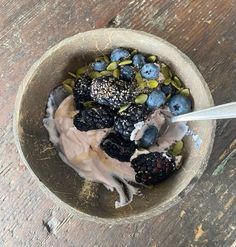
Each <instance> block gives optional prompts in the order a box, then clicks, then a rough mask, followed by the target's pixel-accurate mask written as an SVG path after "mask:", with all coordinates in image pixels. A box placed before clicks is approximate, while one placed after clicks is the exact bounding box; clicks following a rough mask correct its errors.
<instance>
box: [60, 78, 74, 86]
mask: <svg viewBox="0 0 236 247" xmlns="http://www.w3.org/2000/svg"><path fill="white" fill-rule="evenodd" d="M72 81H74V80H73V79H71V78H69V79H66V80H65V81H63V82H62V83H63V84H66V85H69V86H71V82H72Z"/></svg>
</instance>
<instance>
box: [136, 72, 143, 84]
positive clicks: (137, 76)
mask: <svg viewBox="0 0 236 247" xmlns="http://www.w3.org/2000/svg"><path fill="white" fill-rule="evenodd" d="M135 80H136V81H137V83H138V84H139V83H142V82H143V78H142V76H141V73H140V72H138V73H136V75H135Z"/></svg>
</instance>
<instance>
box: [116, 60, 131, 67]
mask: <svg viewBox="0 0 236 247" xmlns="http://www.w3.org/2000/svg"><path fill="white" fill-rule="evenodd" d="M131 63H132V60H124V61H122V62H120V63H119V66H123V65H128V64H131Z"/></svg>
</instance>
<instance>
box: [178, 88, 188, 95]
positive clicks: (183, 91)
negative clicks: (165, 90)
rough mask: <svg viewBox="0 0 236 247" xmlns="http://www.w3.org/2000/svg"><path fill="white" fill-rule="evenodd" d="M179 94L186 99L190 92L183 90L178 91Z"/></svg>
mask: <svg viewBox="0 0 236 247" xmlns="http://www.w3.org/2000/svg"><path fill="white" fill-rule="evenodd" d="M180 94H181V95H184V96H186V97H188V96H189V94H190V91H189V89H188V88H184V89H183V90H181V91H180Z"/></svg>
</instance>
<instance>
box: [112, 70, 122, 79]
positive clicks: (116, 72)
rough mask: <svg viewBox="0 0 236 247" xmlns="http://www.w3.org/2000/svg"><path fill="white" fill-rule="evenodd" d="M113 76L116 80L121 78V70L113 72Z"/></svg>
mask: <svg viewBox="0 0 236 247" xmlns="http://www.w3.org/2000/svg"><path fill="white" fill-rule="evenodd" d="M112 74H113V76H114V77H115V78H120V70H119V69H115V70H113V73H112Z"/></svg>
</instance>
